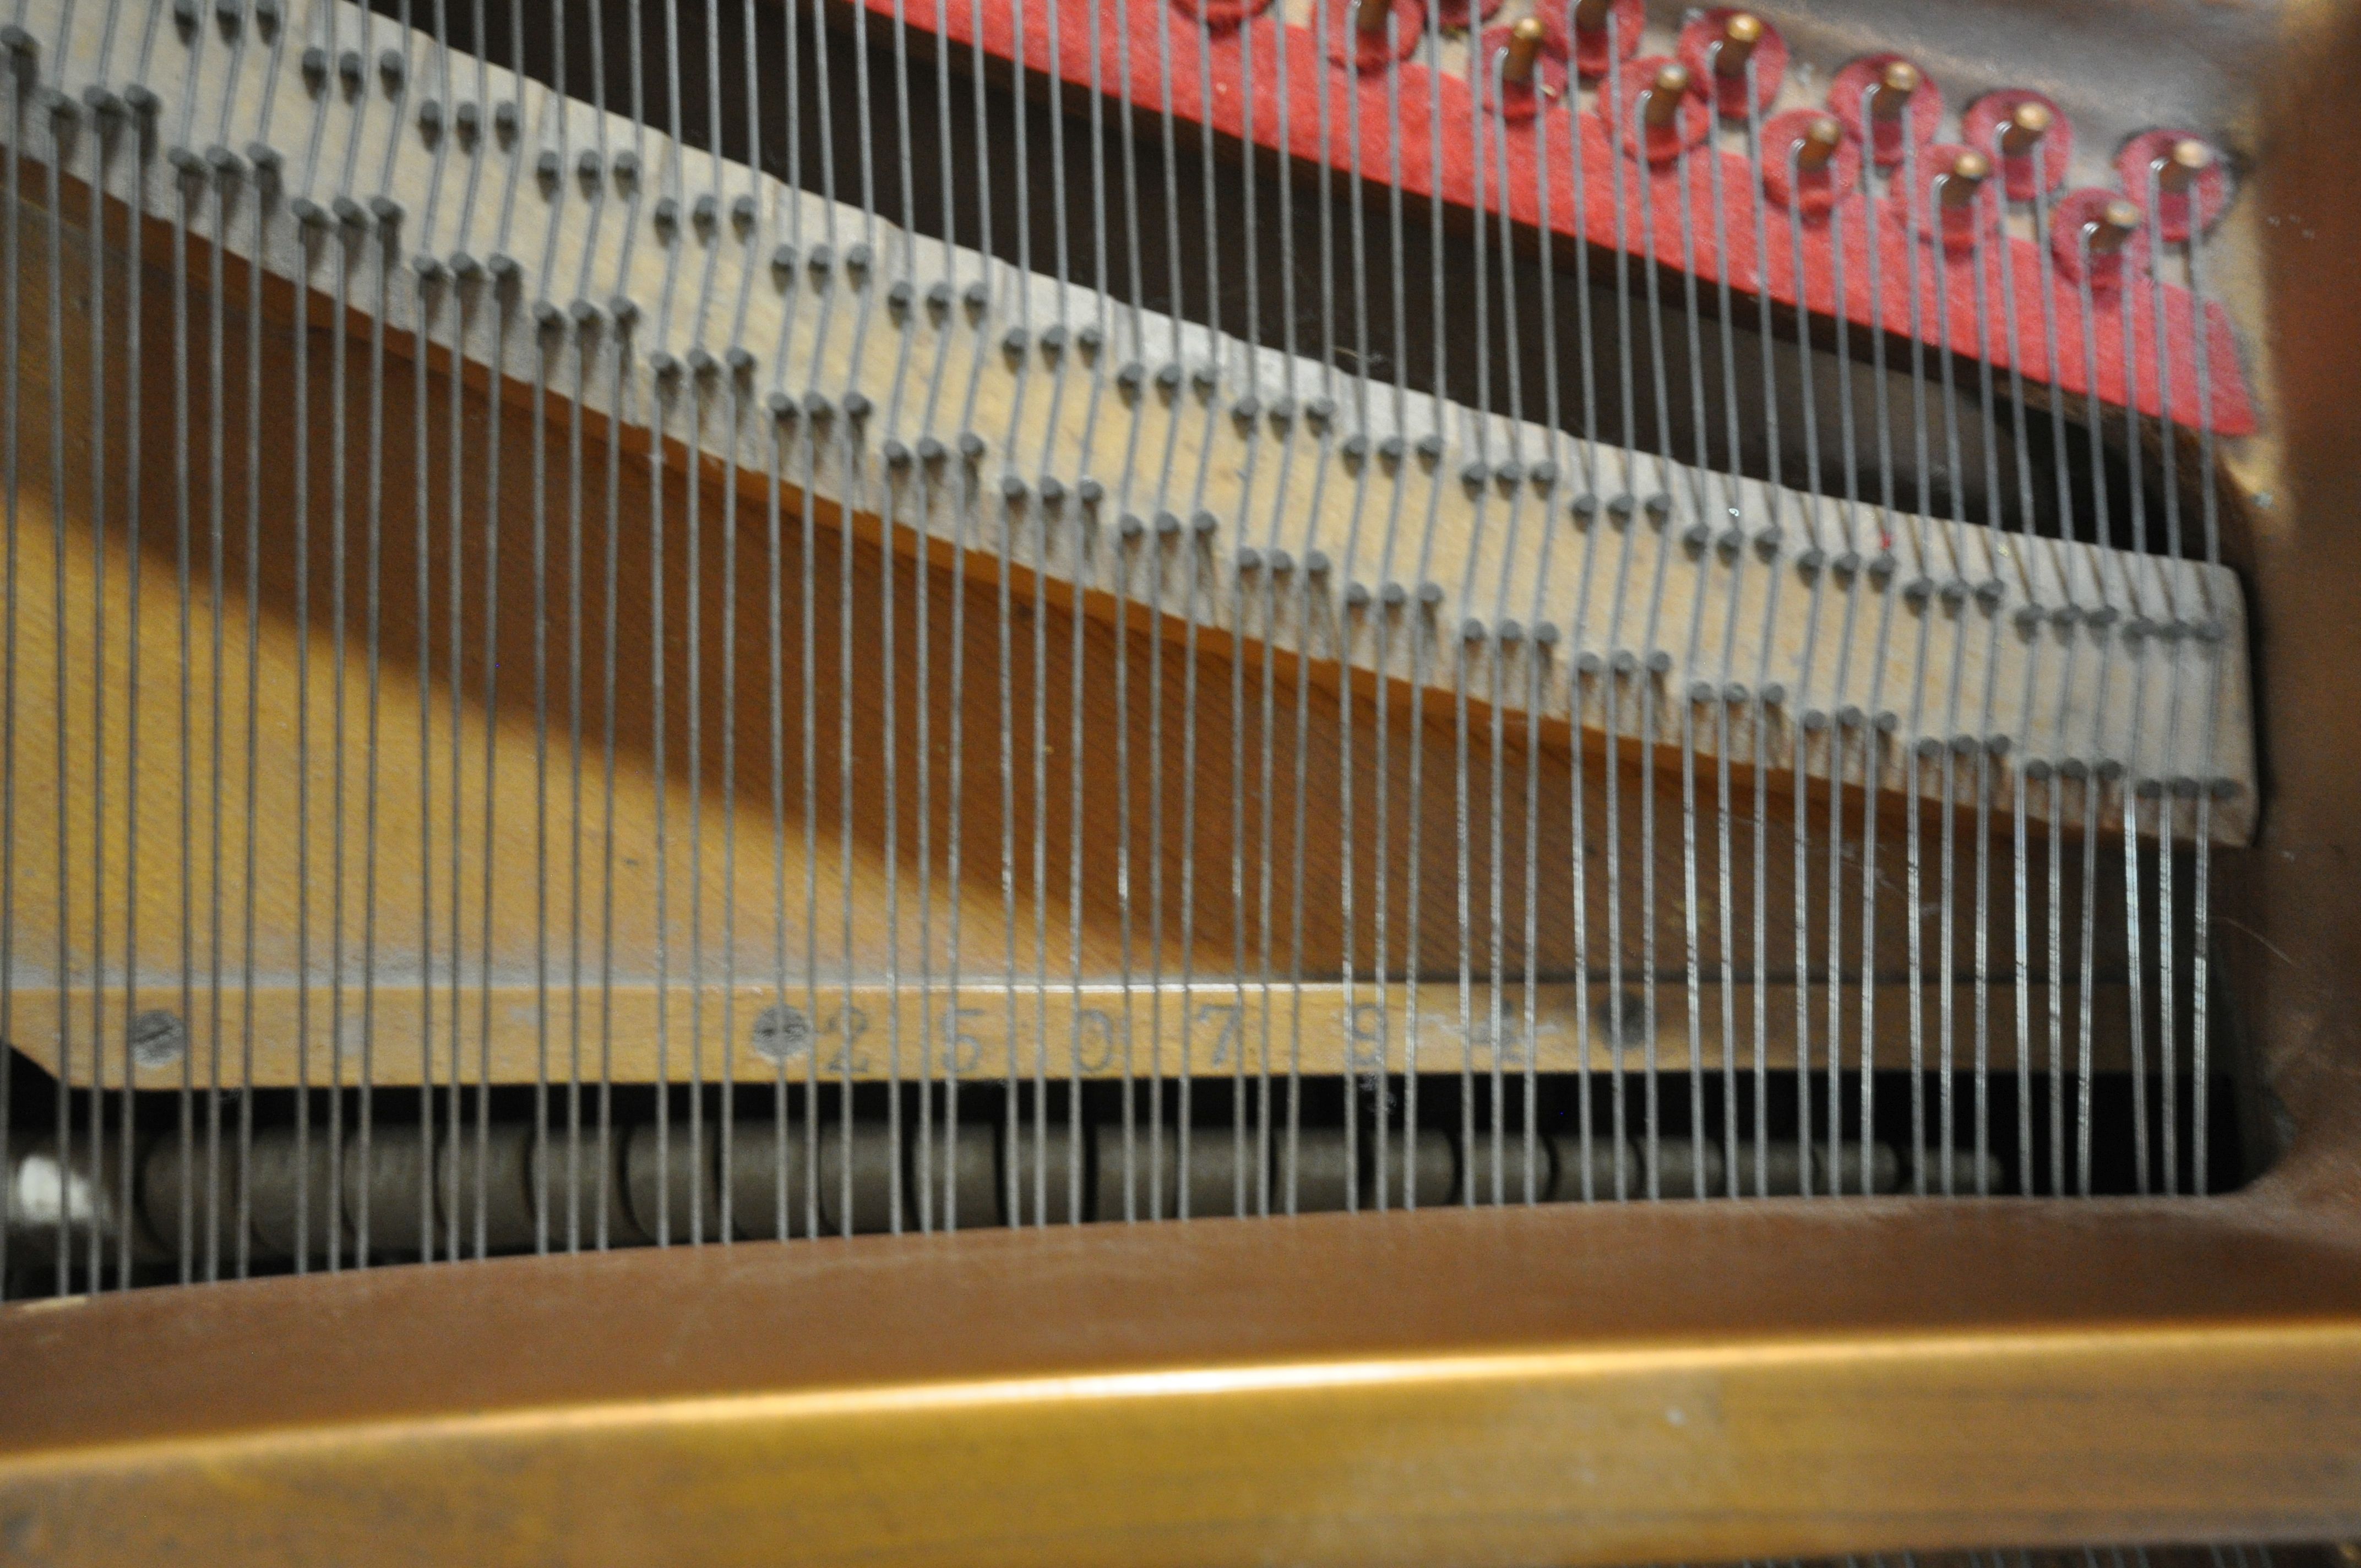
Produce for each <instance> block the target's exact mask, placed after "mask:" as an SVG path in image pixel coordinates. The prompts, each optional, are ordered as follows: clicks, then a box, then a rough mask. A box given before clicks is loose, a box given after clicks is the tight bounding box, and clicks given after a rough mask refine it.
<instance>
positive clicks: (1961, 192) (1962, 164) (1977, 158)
mask: <svg viewBox="0 0 2361 1568" xmlns="http://www.w3.org/2000/svg"><path fill="white" fill-rule="evenodd" d="M1991 178H1992V159H1988V158H1986V157H1985V156H1984V155H1983V154H1982V153H1981V152H1978V151H1976V150H1975V149H1974V148H1969V149H1968V150H1967V151H1965V152H1963V153H1961V154H1960V156H1959V158H1958V159H1957V160H1955V161H1954V162H1953V163H1952V165H1951V168H1950V170H1949V172H1948V173H1947V174H1945V175H1944V176H1943V194H1942V203H1943V205H1944V206H1945V207H1946V208H1948V209H1951V210H1957V209H1959V208H1962V207H1970V206H1973V205H1974V204H1975V200H1976V193H1977V192H1980V191H1982V189H1983V186H1984V181H1986V180H1989V179H1991Z"/></svg>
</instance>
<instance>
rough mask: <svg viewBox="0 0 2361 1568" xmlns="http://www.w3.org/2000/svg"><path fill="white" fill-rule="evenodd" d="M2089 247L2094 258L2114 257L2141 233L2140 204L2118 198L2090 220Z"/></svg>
mask: <svg viewBox="0 0 2361 1568" xmlns="http://www.w3.org/2000/svg"><path fill="white" fill-rule="evenodd" d="M2088 225H2089V226H2088V233H2089V236H2090V238H2089V247H2090V251H2091V254H2092V255H2093V256H2113V255H2114V254H2115V253H2116V252H2117V251H2119V250H2121V249H2123V247H2124V242H2125V241H2126V240H2128V239H2130V238H2131V237H2132V236H2134V235H2136V234H2138V233H2139V225H2140V210H2139V203H2136V202H2134V201H2130V200H2128V199H2126V198H2125V197H2122V196H2117V197H2114V199H2113V200H2111V201H2109V202H2108V203H2106V204H2105V205H2104V206H2103V207H2101V208H2100V209H2099V210H2098V211H2097V212H2096V213H2094V214H2092V216H2091V217H2090V219H2089V220H2088Z"/></svg>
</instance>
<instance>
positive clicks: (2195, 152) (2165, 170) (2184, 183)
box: [2156, 137, 2213, 196]
mask: <svg viewBox="0 0 2361 1568" xmlns="http://www.w3.org/2000/svg"><path fill="white" fill-rule="evenodd" d="M2211 168H2213V148H2210V147H2207V146H2206V145H2205V144H2204V143H2203V142H2202V141H2199V140H2198V139H2197V138H2196V137H2181V138H2180V140H2178V141H2176V142H2174V143H2173V144H2172V146H2171V147H2170V148H2168V149H2167V150H2166V152H2165V155H2164V157H2163V158H2161V159H2158V168H2157V171H2156V183H2157V188H2158V189H2159V190H2161V191H2163V192H2165V193H2166V194H2168V195H2173V196H2178V195H2180V194H2181V193H2182V192H2186V191H2187V190H2188V189H2189V188H2190V187H2191V186H2192V185H2194V184H2196V183H2197V181H2198V177H2199V176H2201V175H2202V174H2203V173H2204V172H2205V171H2206V170H2209V169H2211Z"/></svg>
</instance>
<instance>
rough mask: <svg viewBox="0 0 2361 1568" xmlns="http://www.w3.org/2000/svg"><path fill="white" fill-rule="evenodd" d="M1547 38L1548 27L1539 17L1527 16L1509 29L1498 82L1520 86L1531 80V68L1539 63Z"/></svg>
mask: <svg viewBox="0 0 2361 1568" xmlns="http://www.w3.org/2000/svg"><path fill="white" fill-rule="evenodd" d="M1548 38H1549V26H1548V24H1547V23H1545V22H1543V20H1542V19H1541V18H1540V17H1539V16H1527V17H1526V18H1524V20H1522V21H1521V22H1519V23H1518V24H1517V25H1516V26H1515V27H1510V29H1509V48H1508V53H1507V57H1506V58H1505V59H1503V60H1501V62H1500V80H1502V81H1503V82H1515V83H1518V84H1520V85H1521V84H1523V83H1525V82H1531V81H1532V79H1533V68H1534V66H1536V65H1537V64H1539V63H1540V61H1541V57H1542V45H1543V42H1544V41H1546V40H1547V39H1548Z"/></svg>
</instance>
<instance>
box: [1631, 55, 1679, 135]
mask: <svg viewBox="0 0 2361 1568" xmlns="http://www.w3.org/2000/svg"><path fill="white" fill-rule="evenodd" d="M1688 91H1689V68H1688V67H1687V66H1686V65H1683V64H1682V63H1681V62H1680V61H1678V60H1667V61H1665V62H1664V64H1663V65H1660V66H1658V67H1657V68H1656V73H1655V75H1653V76H1652V77H1650V78H1649V79H1648V102H1647V104H1646V106H1645V107H1644V108H1642V110H1641V111H1640V113H1641V116H1642V119H1644V120H1645V121H1646V122H1647V125H1648V128H1649V129H1650V130H1662V129H1664V127H1665V126H1670V125H1672V124H1673V123H1674V120H1675V116H1677V115H1679V114H1680V112H1681V100H1682V99H1683V98H1686V96H1688Z"/></svg>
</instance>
